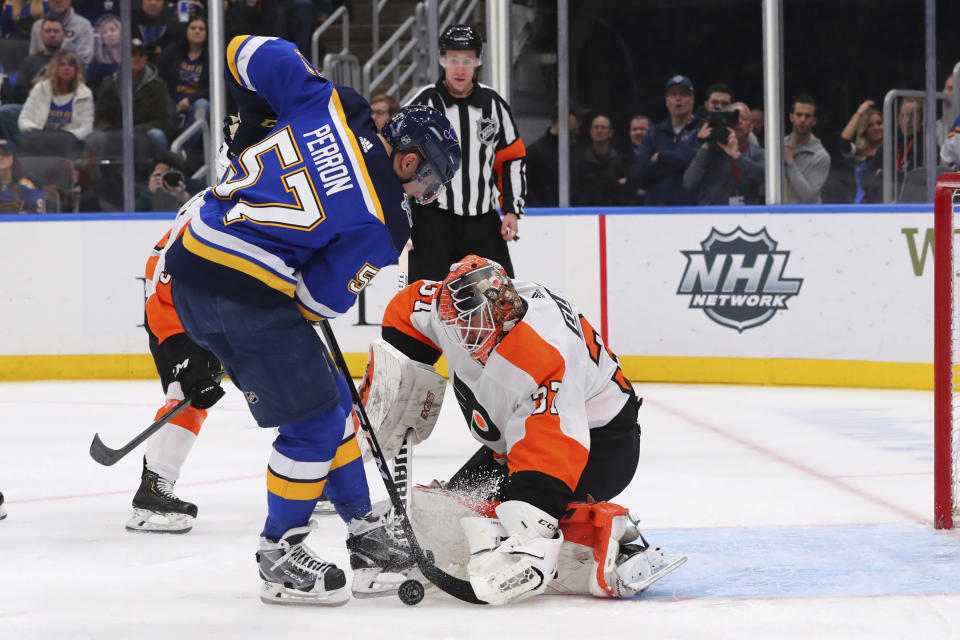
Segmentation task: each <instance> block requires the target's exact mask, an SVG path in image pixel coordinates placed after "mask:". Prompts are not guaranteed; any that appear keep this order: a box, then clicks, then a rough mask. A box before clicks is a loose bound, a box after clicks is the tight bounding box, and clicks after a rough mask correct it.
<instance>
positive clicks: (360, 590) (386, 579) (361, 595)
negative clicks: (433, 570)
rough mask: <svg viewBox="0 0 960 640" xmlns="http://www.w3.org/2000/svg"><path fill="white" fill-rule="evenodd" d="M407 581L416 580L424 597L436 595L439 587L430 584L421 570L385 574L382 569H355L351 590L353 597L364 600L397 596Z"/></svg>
mask: <svg viewBox="0 0 960 640" xmlns="http://www.w3.org/2000/svg"><path fill="white" fill-rule="evenodd" d="M407 580H416V581H417V582H419V583H420V584H422V585H423V589H424V595H426V594H430V593H435V592H436V591H437V587H436V586H434V585H433V583H432V582H429V581H428V580H427V579H426V578H425V577H424V576H423V573H421V571H420V569H418V568H416V567H412V568H411V569H408V570H407V571H404V572H403V573H385V572H381V571H380V569H377V568H373V569H354V570H353V582H352V584H351V585H350V590H351V591H352V592H353V597H354V598H357V599H360V600H364V599H367V598H383V597H385V596H394V595H397V592H398V591H399V589H400V585H402V584H403V583H404V582H406V581H407Z"/></svg>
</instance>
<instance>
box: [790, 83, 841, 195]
mask: <svg viewBox="0 0 960 640" xmlns="http://www.w3.org/2000/svg"><path fill="white" fill-rule="evenodd" d="M790 124H791V126H792V127H793V130H792V131H791V132H790V133H789V134H787V137H786V138H785V139H784V141H783V160H784V162H785V163H786V170H785V172H784V178H785V181H786V188H785V193H784V202H786V203H792V204H820V202H821V198H820V190H821V189H823V183H824V182H826V180H827V176H828V175H829V174H830V154H829V153H827V150H826V149H824V148H823V144H821V143H820V139H819V138H817V136H815V135H813V128H814V127H815V126H816V124H817V105H816V103H815V102H814V100H813V98H812V97H810V96H809V95H806V94H804V95H801V96H798V97H797V98H796V99H794V101H793V107H792V108H791V109H790Z"/></svg>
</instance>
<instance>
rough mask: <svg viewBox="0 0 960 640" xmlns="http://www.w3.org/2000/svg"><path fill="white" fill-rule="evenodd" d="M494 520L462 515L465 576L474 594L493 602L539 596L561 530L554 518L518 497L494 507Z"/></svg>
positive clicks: (552, 565) (550, 575)
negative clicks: (466, 558) (466, 550)
mask: <svg viewBox="0 0 960 640" xmlns="http://www.w3.org/2000/svg"><path fill="white" fill-rule="evenodd" d="M496 513H497V518H498V519H497V520H492V519H490V518H463V519H461V520H460V525H461V526H462V527H463V530H464V532H465V533H466V536H467V544H468V545H469V547H470V562H469V563H468V564H467V575H468V577H469V578H470V585H471V586H472V587H473V590H474V592H475V593H476V594H477V597H478V598H480V599H481V600H484V601H485V602H487V603H489V604H493V605H500V604H506V603H508V602H514V601H517V600H523V599H525V598H530V597H532V596H535V595H539V594H541V593H543V592H544V591H546V590H547V585H548V584H549V583H550V581H551V580H552V579H553V577H554V576H555V575H556V573H557V561H558V558H559V556H560V546H561V545H562V544H563V534H562V533H560V530H559V529H558V528H557V524H558V523H557V519H556V518H554V517H552V516H551V515H550V514H548V513H546V512H545V511H541V510H540V509H538V508H536V507H534V506H533V505H531V504H528V503H526V502H522V501H520V500H509V501H507V502H502V503H500V504H499V505H497V508H496Z"/></svg>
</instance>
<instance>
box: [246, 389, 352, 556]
mask: <svg viewBox="0 0 960 640" xmlns="http://www.w3.org/2000/svg"><path fill="white" fill-rule="evenodd" d="M345 424H346V414H345V413H344V411H343V408H342V407H341V406H340V405H334V406H333V407H330V408H329V409H327V410H325V411H322V412H321V413H319V414H317V415H315V416H312V417H310V418H307V419H306V420H301V421H300V422H294V423H291V424H286V425H282V426H281V427H280V429H279V435H278V436H277V439H276V440H274V442H273V451H272V452H271V453H270V462H269V465H268V467H267V521H266V524H265V525H264V529H263V532H262V533H261V534H260V535H262V536H264V537H267V538H279V537H281V536H282V535H283V534H284V533H285V532H287V531H288V530H290V529H292V528H294V527H300V526H303V525H305V524H306V523H307V522H308V521H309V520H310V514H312V513H313V508H314V506H315V505H316V503H317V499H318V498H319V497H320V494H321V493H323V490H324V485H325V484H326V482H327V474H328V472H329V471H330V465H331V463H332V462H333V459H334V457H335V456H336V453H337V449H338V448H339V445H340V443H341V441H342V439H343V437H344V435H343V434H344V426H345ZM351 431H352V429H351ZM362 470H363V469H362V467H361V472H362Z"/></svg>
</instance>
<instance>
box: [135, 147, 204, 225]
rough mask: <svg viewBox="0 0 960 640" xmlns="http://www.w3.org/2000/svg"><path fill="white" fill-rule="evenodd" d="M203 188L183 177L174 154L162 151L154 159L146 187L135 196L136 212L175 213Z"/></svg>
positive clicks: (180, 165) (197, 182)
mask: <svg viewBox="0 0 960 640" xmlns="http://www.w3.org/2000/svg"><path fill="white" fill-rule="evenodd" d="M205 186H206V185H204V184H203V183H202V182H200V181H199V180H193V179H192V178H187V177H185V176H184V175H183V171H182V163H181V161H180V157H179V156H178V155H177V154H176V153H174V152H172V151H163V152H161V153H158V154H157V155H156V156H155V157H154V160H153V168H152V169H151V170H150V179H149V180H148V181H147V186H146V188H145V189H144V190H143V191H141V192H140V194H139V195H138V196H137V203H136V206H137V211H177V210H178V209H180V207H182V206H183V205H184V204H185V203H186V202H187V200H189V199H190V197H191V196H192V195H193V194H195V193H197V192H198V191H202V190H203V189H204V187H205Z"/></svg>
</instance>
